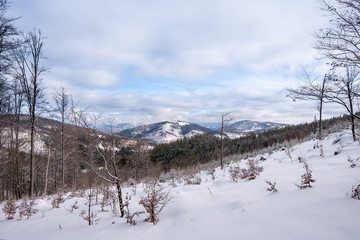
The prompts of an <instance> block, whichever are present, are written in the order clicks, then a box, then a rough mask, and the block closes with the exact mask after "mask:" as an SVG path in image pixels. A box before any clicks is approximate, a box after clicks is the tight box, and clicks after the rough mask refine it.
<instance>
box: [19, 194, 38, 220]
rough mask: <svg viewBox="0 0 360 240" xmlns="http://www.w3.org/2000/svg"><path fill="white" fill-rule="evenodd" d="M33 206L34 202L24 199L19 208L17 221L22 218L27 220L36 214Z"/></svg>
mask: <svg viewBox="0 0 360 240" xmlns="http://www.w3.org/2000/svg"><path fill="white" fill-rule="evenodd" d="M35 206H36V203H35V201H34V200H31V201H28V200H27V199H24V200H23V202H22V203H21V204H20V206H19V220H21V219H22V218H23V217H24V216H26V219H29V218H30V217H31V216H32V215H34V214H36V213H37V212H38V210H37V209H35V208H34V207H35Z"/></svg>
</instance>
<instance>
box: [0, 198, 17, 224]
mask: <svg viewBox="0 0 360 240" xmlns="http://www.w3.org/2000/svg"><path fill="white" fill-rule="evenodd" d="M17 208H18V207H17V206H16V203H15V201H14V200H9V201H6V202H5V204H4V207H3V208H2V210H3V212H4V214H5V216H6V219H7V220H12V219H14V216H15V214H16V209H17Z"/></svg>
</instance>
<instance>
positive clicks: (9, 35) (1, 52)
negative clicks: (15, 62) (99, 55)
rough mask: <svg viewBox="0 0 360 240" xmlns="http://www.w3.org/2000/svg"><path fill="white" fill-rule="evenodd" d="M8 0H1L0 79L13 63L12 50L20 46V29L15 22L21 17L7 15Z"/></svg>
mask: <svg viewBox="0 0 360 240" xmlns="http://www.w3.org/2000/svg"><path fill="white" fill-rule="evenodd" d="M8 8H9V6H8V1H7V0H0V79H4V78H6V76H5V75H6V74H8V73H9V71H10V68H11V65H12V57H11V51H12V50H14V49H16V48H17V47H18V46H19V41H17V40H16V39H15V37H16V36H18V34H19V33H18V30H17V28H16V27H15V26H14V22H15V21H16V20H17V19H19V18H12V17H8V16H7V11H8Z"/></svg>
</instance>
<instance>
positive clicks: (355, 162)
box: [347, 157, 360, 168]
mask: <svg viewBox="0 0 360 240" xmlns="http://www.w3.org/2000/svg"><path fill="white" fill-rule="evenodd" d="M359 159H360V158H357V159H355V160H354V159H351V158H350V157H348V159H347V161H348V162H349V163H350V167H351V168H354V167H356V165H357V161H359Z"/></svg>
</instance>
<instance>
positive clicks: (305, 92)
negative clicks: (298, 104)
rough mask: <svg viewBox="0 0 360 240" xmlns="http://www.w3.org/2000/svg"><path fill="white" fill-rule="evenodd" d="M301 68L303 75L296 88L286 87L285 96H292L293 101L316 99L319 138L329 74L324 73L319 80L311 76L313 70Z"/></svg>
mask: <svg viewBox="0 0 360 240" xmlns="http://www.w3.org/2000/svg"><path fill="white" fill-rule="evenodd" d="M302 68H303V75H302V76H301V77H300V81H301V83H300V84H299V86H298V87H297V88H287V89H286V91H287V92H288V95H287V97H290V98H292V99H293V100H294V101H296V100H297V99H298V100H311V101H318V107H317V109H318V110H319V117H320V118H319V125H318V128H319V139H321V137H322V133H321V130H322V112H323V104H324V103H325V102H326V98H325V94H326V92H327V88H328V85H329V75H328V74H325V75H324V77H323V78H322V79H321V80H320V79H319V78H317V77H313V76H312V73H313V71H308V70H307V69H306V68H304V67H302Z"/></svg>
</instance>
